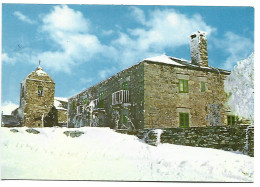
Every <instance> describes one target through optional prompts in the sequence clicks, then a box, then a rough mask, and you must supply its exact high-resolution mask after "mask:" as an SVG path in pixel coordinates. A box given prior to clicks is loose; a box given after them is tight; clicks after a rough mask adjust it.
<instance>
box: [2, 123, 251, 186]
mask: <svg viewBox="0 0 260 187" xmlns="http://www.w3.org/2000/svg"><path fill="white" fill-rule="evenodd" d="M16 129H17V130H19V132H17V133H13V132H10V129H9V128H4V127H2V128H1V151H2V155H1V167H2V168H1V169H2V179H56V180H127V181H129V180H130V181H132V180H134V181H222V182H224V181H226V182H227V181H229V182H235V181H239V182H242V181H246V182H248V181H249V182H251V181H253V176H254V159H253V158H251V157H249V156H246V155H241V154H236V153H232V152H226V151H221V150H215V149H208V148H195V147H188V146H179V145H171V144H159V145H158V146H157V147H155V146H150V145H147V144H145V143H143V142H142V141H141V140H139V139H138V138H137V137H135V136H130V135H125V134H120V133H116V132H114V131H113V130H111V129H109V128H94V127H84V128H80V129H76V130H80V131H83V132H84V133H85V134H83V135H81V136H80V137H78V138H71V137H67V136H66V135H65V134H64V133H63V132H64V131H67V130H68V129H67V128H42V129H41V128H35V129H36V130H38V131H40V133H39V134H29V133H27V132H26V131H25V130H26V129H27V128H25V127H23V128H16ZM70 130H74V129H70Z"/></svg>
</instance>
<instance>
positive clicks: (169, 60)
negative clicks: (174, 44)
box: [143, 54, 230, 74]
mask: <svg viewBox="0 0 260 187" xmlns="http://www.w3.org/2000/svg"><path fill="white" fill-rule="evenodd" d="M143 61H146V62H155V63H164V64H169V65H174V66H182V67H187V68H190V69H199V70H208V71H214V72H218V73H225V74H230V71H227V70H223V69H219V68H214V67H210V66H199V65H197V64H192V63H191V62H190V61H187V60H184V59H180V58H175V57H170V56H167V55H165V54H163V55H161V56H156V57H152V58H146V59H144V60H143Z"/></svg>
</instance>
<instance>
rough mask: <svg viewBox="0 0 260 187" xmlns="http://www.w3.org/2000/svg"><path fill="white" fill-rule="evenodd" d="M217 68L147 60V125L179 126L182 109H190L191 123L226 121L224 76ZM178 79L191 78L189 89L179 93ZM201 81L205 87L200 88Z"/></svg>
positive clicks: (145, 88)
mask: <svg viewBox="0 0 260 187" xmlns="http://www.w3.org/2000/svg"><path fill="white" fill-rule="evenodd" d="M226 76H227V75H225V74H220V73H217V72H210V71H202V70H196V69H188V68H185V67H183V68H182V67H175V66H171V65H167V64H162V63H151V62H149V63H144V103H145V105H144V110H145V113H144V121H145V122H144V123H145V128H165V127H168V128H171V127H178V126H179V113H180V112H184V113H189V116H190V126H191V127H197V126H212V125H224V124H227V119H226V118H227V116H226V115H227V114H228V113H227V111H228V108H227V107H226V106H225V105H224V104H225V102H226V98H227V95H226V93H225V91H224V80H225V78H226ZM179 79H185V80H188V85H189V91H188V93H179ZM201 82H205V83H206V91H205V92H201Z"/></svg>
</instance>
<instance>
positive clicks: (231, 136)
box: [117, 125, 254, 157]
mask: <svg viewBox="0 0 260 187" xmlns="http://www.w3.org/2000/svg"><path fill="white" fill-rule="evenodd" d="M117 132H119V133H124V134H129V135H135V136H137V137H138V138H140V139H142V140H143V141H144V142H146V143H148V144H150V145H157V144H158V143H170V144H177V145H187V146H193V147H207V148H214V149H221V150H225V151H234V152H238V153H242V154H245V155H249V156H251V157H253V156H254V126H250V125H237V126H232V127H230V126H212V127H190V128H167V129H144V130H136V131H127V130H117Z"/></svg>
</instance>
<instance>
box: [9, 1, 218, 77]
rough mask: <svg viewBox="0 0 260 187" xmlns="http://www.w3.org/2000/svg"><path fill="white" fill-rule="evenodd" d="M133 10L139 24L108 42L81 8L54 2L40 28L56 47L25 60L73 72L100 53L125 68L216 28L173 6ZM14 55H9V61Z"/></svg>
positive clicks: (184, 43) (135, 8)
mask: <svg viewBox="0 0 260 187" xmlns="http://www.w3.org/2000/svg"><path fill="white" fill-rule="evenodd" d="M130 11H131V12H130V15H131V16H135V17H136V19H137V21H138V22H139V23H140V24H141V25H140V27H138V28H135V29H129V30H128V31H127V32H119V31H114V33H115V32H116V33H119V36H118V38H117V39H115V40H112V41H110V43H109V44H107V45H106V44H103V43H102V42H101V41H100V40H99V38H98V37H97V36H96V35H94V34H92V33H91V28H92V26H91V24H92V23H91V22H90V21H89V20H88V19H86V18H84V16H83V14H82V13H81V12H79V11H76V10H73V9H71V8H69V7H68V6H66V5H62V6H54V8H53V9H52V11H51V12H50V13H49V14H47V15H45V16H43V17H42V26H41V32H42V33H43V34H47V37H48V39H49V40H51V41H52V42H53V45H55V46H56V48H55V49H56V50H55V51H53V50H52V51H43V52H40V53H39V52H35V51H34V50H32V51H34V52H31V53H30V54H29V55H30V56H31V57H30V58H28V57H26V58H27V61H26V62H31V63H37V62H38V60H39V59H40V60H41V61H42V64H43V66H44V68H45V67H46V69H51V70H53V71H63V72H67V73H70V72H71V68H72V67H73V66H76V65H78V64H81V63H86V62H93V59H94V58H96V57H101V58H103V59H106V61H109V62H112V63H113V65H114V66H115V65H116V67H117V69H122V68H126V67H128V66H130V65H132V64H134V63H137V62H138V61H140V60H142V59H144V58H147V57H151V56H157V55H160V54H162V53H164V52H165V49H166V48H172V49H174V48H177V47H180V46H183V45H187V44H189V35H190V34H191V33H193V32H195V31H197V30H202V31H206V32H207V33H208V35H210V33H211V32H213V31H214V30H215V29H214V28H213V27H211V26H209V25H207V24H206V23H205V22H204V21H203V19H202V18H201V17H200V16H199V15H193V16H186V15H184V14H181V13H179V12H176V11H175V10H174V9H165V10H155V11H153V12H150V13H149V15H145V13H144V12H143V10H141V9H140V8H137V7H131V8H130ZM117 29H118V28H117ZM119 30H120V29H119ZM112 33H113V32H111V31H108V32H103V34H108V35H109V34H112ZM6 55H7V54H6ZM24 55H25V56H26V55H27V56H28V54H24ZM7 57H8V56H7ZM11 59H12V58H10V57H9V61H11ZM17 59H18V58H17ZM19 59H20V60H21V59H22V58H19ZM28 59H29V61H28ZM7 61H8V60H7ZM24 61H25V60H24ZM114 71H116V69H115V70H114ZM107 74H109V72H108V71H101V72H100V74H99V75H100V76H101V77H106V75H107Z"/></svg>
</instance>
